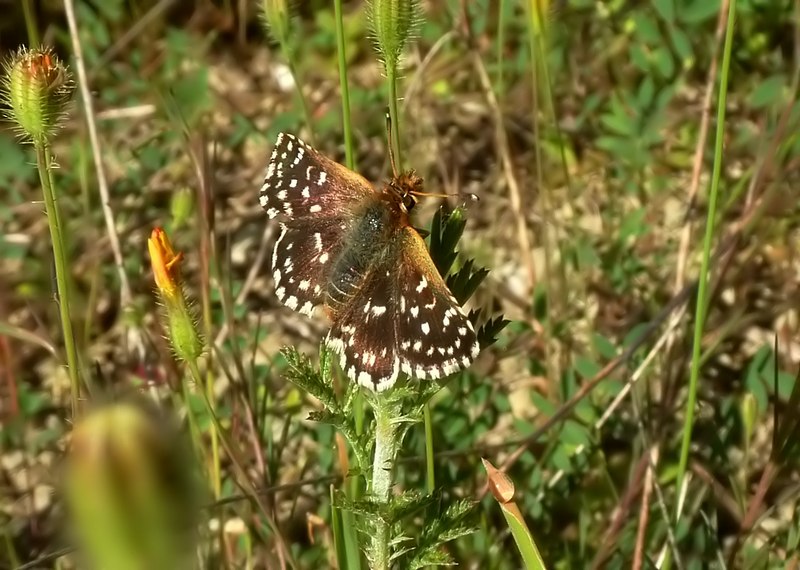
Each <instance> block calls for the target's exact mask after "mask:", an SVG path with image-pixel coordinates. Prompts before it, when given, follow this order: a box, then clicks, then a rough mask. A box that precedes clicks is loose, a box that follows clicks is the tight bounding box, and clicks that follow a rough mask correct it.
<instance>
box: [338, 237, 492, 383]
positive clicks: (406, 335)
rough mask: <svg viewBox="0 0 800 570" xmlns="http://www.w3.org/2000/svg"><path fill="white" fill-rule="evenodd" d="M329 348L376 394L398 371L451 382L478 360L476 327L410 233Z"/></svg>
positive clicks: (343, 318) (360, 291)
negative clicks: (458, 372)
mask: <svg viewBox="0 0 800 570" xmlns="http://www.w3.org/2000/svg"><path fill="white" fill-rule="evenodd" d="M328 344H329V345H330V346H331V348H333V349H334V350H335V351H336V352H337V353H338V354H339V355H340V366H341V368H342V370H343V371H344V372H345V373H346V374H347V376H348V377H349V378H350V379H351V380H354V381H357V382H358V383H359V384H362V385H364V386H367V387H369V388H372V389H374V390H377V391H381V390H384V389H386V388H389V387H391V386H392V385H394V383H395V381H396V380H397V376H398V373H399V372H401V371H402V372H404V373H406V374H408V375H409V376H413V377H415V378H419V379H439V378H444V377H446V376H449V375H450V374H453V373H454V372H457V371H458V370H461V369H462V368H465V367H467V366H469V365H470V363H471V362H472V361H473V360H474V359H475V357H476V356H477V355H478V351H479V346H478V341H477V337H476V334H475V330H474V328H473V325H472V323H471V322H470V321H469V319H468V318H467V316H466V314H465V313H464V311H463V309H462V308H461V307H460V306H459V304H458V302H456V300H455V298H454V297H453V295H452V294H451V293H450V290H449V289H448V288H447V285H446V284H445V282H444V280H443V279H442V277H441V276H440V275H439V273H438V271H437V270H436V267H435V266H434V264H433V261H432V260H431V258H430V254H429V253H428V250H427V248H426V247H425V243H424V242H423V241H422V238H421V237H420V236H419V234H418V233H417V232H416V230H414V229H413V228H411V227H405V228H401V229H400V230H398V234H397V236H396V237H395V238H394V239H393V240H392V244H391V245H390V246H389V247H388V248H387V250H386V251H385V252H384V255H383V256H382V257H381V263H378V264H376V265H374V266H373V267H372V269H371V271H370V272H369V274H367V275H366V276H365V277H364V280H363V282H362V284H361V285H360V286H359V287H358V288H357V289H356V292H355V294H354V295H353V297H352V298H351V299H350V301H349V303H348V305H347V309H346V310H345V311H343V312H342V313H341V314H340V315H338V318H337V319H336V321H335V322H334V323H333V327H332V328H331V331H330V333H329V335H328Z"/></svg>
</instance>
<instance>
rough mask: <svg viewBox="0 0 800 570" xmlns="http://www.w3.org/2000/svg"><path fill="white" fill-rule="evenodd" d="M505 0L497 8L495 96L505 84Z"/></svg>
mask: <svg viewBox="0 0 800 570" xmlns="http://www.w3.org/2000/svg"><path fill="white" fill-rule="evenodd" d="M505 13H506V0H500V4H499V6H498V8H497V79H496V80H495V82H496V83H497V96H498V98H500V97H502V96H503V94H504V93H505V86H504V85H503V79H504V77H503V55H504V53H503V52H504V49H503V48H504V47H505V42H506V40H505V36H506V17H505Z"/></svg>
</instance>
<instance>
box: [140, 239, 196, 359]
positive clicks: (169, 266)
mask: <svg viewBox="0 0 800 570" xmlns="http://www.w3.org/2000/svg"><path fill="white" fill-rule="evenodd" d="M147 248H148V249H149V251H150V262H151V265H152V267H153V277H154V278H155V282H156V288H157V290H158V294H159V297H160V298H161V301H162V303H163V304H164V309H165V317H166V318H165V328H166V329H167V331H168V334H169V340H170V342H171V343H172V348H173V350H175V354H176V355H177V356H178V358H180V359H182V360H184V361H191V362H194V361H195V360H197V358H198V357H199V356H200V354H201V353H202V351H203V343H202V341H201V339H200V335H199V334H198V332H197V326H196V319H195V317H194V314H193V311H192V310H191V307H190V305H189V303H188V302H187V300H186V295H185V294H184V292H183V287H182V285H181V280H180V262H181V260H182V259H183V254H182V253H176V252H175V250H174V249H172V244H171V243H170V241H169V238H168V237H167V234H166V233H165V232H164V230H162V229H161V228H155V229H154V230H153V232H152V233H151V235H150V239H148V240H147Z"/></svg>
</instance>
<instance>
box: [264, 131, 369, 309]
mask: <svg viewBox="0 0 800 570" xmlns="http://www.w3.org/2000/svg"><path fill="white" fill-rule="evenodd" d="M373 192H374V190H373V189H372V187H371V186H370V184H369V183H368V182H367V181H366V180H365V179H364V178H363V177H361V176H360V175H358V174H357V173H355V172H352V171H351V170H349V169H347V168H345V167H344V166H342V165H340V164H337V163H336V162H334V161H332V160H330V159H328V158H326V157H325V156H323V155H322V154H320V153H319V152H317V151H316V150H315V149H313V148H312V147H310V146H309V145H307V144H306V143H304V142H303V141H301V140H300V139H298V138H297V137H295V136H294V135H291V134H289V133H281V134H280V135H278V138H277V141H276V142H275V148H274V149H273V151H272V155H271V157H270V160H269V166H268V167H267V174H266V177H265V178H264V184H263V186H262V187H261V193H260V197H259V201H260V203H261V206H262V207H263V208H264V210H265V211H266V212H267V215H268V216H269V217H270V218H275V217H277V216H281V217H282V218H283V220H285V221H282V222H281V234H280V237H279V238H278V240H277V242H276V243H275V248H274V250H273V252H272V275H273V277H274V279H275V292H276V295H277V297H278V300H280V301H281V302H282V303H283V304H284V305H286V306H287V307H289V308H290V309H293V310H296V311H299V312H301V313H304V314H306V315H311V314H312V313H313V311H314V308H315V307H316V306H318V305H320V304H322V303H323V301H324V295H325V286H326V284H327V281H328V278H329V272H330V271H331V268H332V266H333V263H332V262H331V263H329V262H328V260H329V259H331V260H332V259H336V257H337V256H338V254H339V253H340V252H341V248H342V246H343V242H344V239H345V237H346V235H347V232H348V231H349V228H350V227H351V225H352V222H353V209H354V208H355V207H356V206H357V205H358V204H359V203H360V201H361V200H362V199H364V198H367V197H369V196H370V195H372V194H373Z"/></svg>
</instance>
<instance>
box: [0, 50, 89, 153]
mask: <svg viewBox="0 0 800 570" xmlns="http://www.w3.org/2000/svg"><path fill="white" fill-rule="evenodd" d="M72 88H73V81H72V79H71V76H70V73H69V70H68V69H67V67H66V66H65V65H64V64H63V63H62V62H61V60H59V58H58V56H56V55H55V53H53V51H52V50H51V49H49V48H41V49H40V48H37V49H32V50H28V49H26V48H20V49H19V50H18V51H17V52H16V53H14V54H13V55H12V56H11V57H9V58H8V60H7V61H6V62H5V64H4V76H3V80H2V87H1V88H0V91H1V92H2V95H0V96H1V97H2V100H3V102H4V103H5V105H6V107H7V110H6V114H7V116H8V118H9V119H10V120H11V121H13V122H14V123H16V125H17V128H18V130H19V132H20V134H21V135H22V137H23V138H25V139H27V140H28V141H29V142H44V141H46V140H48V139H49V138H50V137H52V136H53V134H54V133H55V131H56V130H57V129H58V127H59V125H60V124H61V122H62V121H63V120H64V117H65V116H66V109H67V104H68V103H69V99H70V95H71V94H72Z"/></svg>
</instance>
